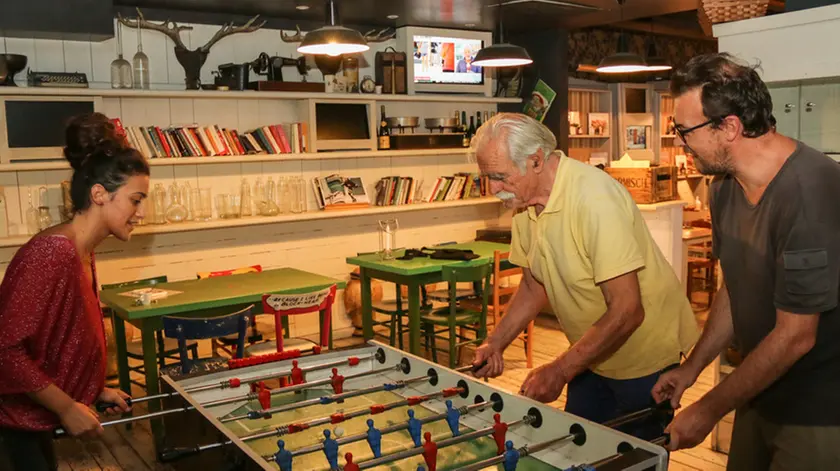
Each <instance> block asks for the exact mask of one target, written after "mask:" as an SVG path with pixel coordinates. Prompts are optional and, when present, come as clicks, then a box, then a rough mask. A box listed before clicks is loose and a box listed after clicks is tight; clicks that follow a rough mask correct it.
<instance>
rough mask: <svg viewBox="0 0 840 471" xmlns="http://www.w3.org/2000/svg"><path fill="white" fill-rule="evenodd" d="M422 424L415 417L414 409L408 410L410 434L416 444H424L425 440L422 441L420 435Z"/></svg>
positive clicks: (416, 445)
mask: <svg viewBox="0 0 840 471" xmlns="http://www.w3.org/2000/svg"><path fill="white" fill-rule="evenodd" d="M421 428H422V424H421V423H420V421H419V420H417V419H415V418H414V409H409V410H408V434H409V435H411V439H412V440H414V446H415V447H418V446H423V442H422V441H421V438H420V435H421V434H422V433H421V430H420V429H421Z"/></svg>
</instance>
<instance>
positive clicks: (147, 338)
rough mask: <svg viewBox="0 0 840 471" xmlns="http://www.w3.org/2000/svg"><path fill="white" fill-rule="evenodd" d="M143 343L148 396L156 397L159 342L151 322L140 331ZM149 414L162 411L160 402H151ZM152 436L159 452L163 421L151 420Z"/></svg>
mask: <svg viewBox="0 0 840 471" xmlns="http://www.w3.org/2000/svg"><path fill="white" fill-rule="evenodd" d="M140 332H141V334H142V341H143V370H144V371H145V373H146V394H147V395H149V396H154V395H156V394H159V393H160V387H159V385H158V363H157V341H156V340H155V329H154V326H153V325H152V323H151V322H143V325H142V327H141V329H140ZM147 404H148V405H149V412H157V411H159V410H160V401H149V402H148V403H147ZM151 427H152V436H153V437H154V441H155V450H159V449H160V447H161V445H162V443H163V422H162V421H161V419H151Z"/></svg>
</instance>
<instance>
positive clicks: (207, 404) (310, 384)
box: [201, 365, 401, 423]
mask: <svg viewBox="0 0 840 471" xmlns="http://www.w3.org/2000/svg"><path fill="white" fill-rule="evenodd" d="M330 366H334V365H330ZM400 369H401V366H400V365H397V366H389V367H387V368H378V369H375V370H370V371H361V372H359V373H354V374H351V375H347V376H346V377H345V378H344V380H345V381H347V380H351V379H357V378H364V377H365V376H372V375H377V374H383V373H390V372H392V371H394V370H400ZM331 382H332V379H331V378H324V379H319V380H318V381H312V382H308V383H300V384H293V385H291V386H286V387H282V388H275V389H271V390H269V391H268V392H269V395H270V396H276V395H278V394H285V393H290V392H297V391H303V390H306V389H313V388H316V387H318V386H326V385H328V384H330V383H331ZM259 398H260V396H259V393H248V394H244V395H242V396H237V397H230V398H226V399H218V400H215V401H208V402H203V403H201V405H202V407H217V406H223V405H226V404H232V403H235V402H240V401H254V400H258V399H259ZM225 420H227V419H225ZM231 420H234V419H231ZM222 422H223V423H224V422H225V421H222Z"/></svg>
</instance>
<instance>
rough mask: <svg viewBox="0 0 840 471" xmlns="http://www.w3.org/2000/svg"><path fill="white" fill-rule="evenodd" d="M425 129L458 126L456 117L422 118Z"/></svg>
mask: <svg viewBox="0 0 840 471" xmlns="http://www.w3.org/2000/svg"><path fill="white" fill-rule="evenodd" d="M423 124H425V126H426V129H429V130H433V129H440V130H441V131H443V130H444V129H454V128H457V127H458V118H426V119H424V120H423Z"/></svg>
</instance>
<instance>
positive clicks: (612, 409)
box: [566, 364, 679, 440]
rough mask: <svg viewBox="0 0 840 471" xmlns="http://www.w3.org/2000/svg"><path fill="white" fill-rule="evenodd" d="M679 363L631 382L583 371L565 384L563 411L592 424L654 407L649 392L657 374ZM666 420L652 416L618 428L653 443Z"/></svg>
mask: <svg viewBox="0 0 840 471" xmlns="http://www.w3.org/2000/svg"><path fill="white" fill-rule="evenodd" d="M677 366H679V364H674V365H671V366H669V367H667V368H665V369H663V370H661V371H657V372H656V373H654V374H652V375H648V376H643V377H641V378H634V379H623V380H621V379H610V378H606V377H604V376H601V375H598V374H595V373H593V372H592V371H589V370H587V371H586V372H584V373H582V374H580V375H578V376H577V377H575V379H573V380H572V381H571V382H570V383H569V390H568V392H567V399H566V412H568V413H570V414H574V415H577V416H579V417H583V418H584V419H587V420H591V421H592V422H597V423H604V422H606V421H608V420H612V419H615V418H616V417H620V416H623V415H627V414H630V413H632V412H636V411H639V410H642V409H645V408H648V407H651V406H653V405H655V404H656V403H655V402H654V400H653V397H652V396H651V394H650V392H651V389H653V386H654V385H655V384H656V381H657V380H658V379H659V375H661V374H662V373H664V372H665V371H668V370H669V369H671V368H676V367H677ZM669 421H670V418H669V417H665V418H663V417H662V415H661V414H660V415H658V416H656V415H654V416H651V417H650V418H648V419H645V420H637V421H634V422H630V423H628V424H624V425H622V426H620V427H618V430H620V431H621V432H624V433H627V434H629V435H633V436H634V437H638V438H641V439H642V440H653V439H654V438H658V437H660V436H662V434H663V433H664V430H665V427H666V426H667V425H668V422H669Z"/></svg>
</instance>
